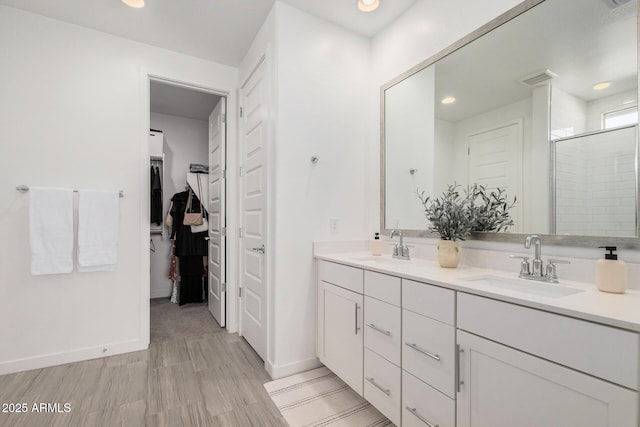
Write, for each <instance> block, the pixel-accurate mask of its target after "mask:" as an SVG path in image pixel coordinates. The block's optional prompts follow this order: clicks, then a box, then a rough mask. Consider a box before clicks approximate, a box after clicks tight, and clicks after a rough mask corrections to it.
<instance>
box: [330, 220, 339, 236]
mask: <svg viewBox="0 0 640 427" xmlns="http://www.w3.org/2000/svg"><path fill="white" fill-rule="evenodd" d="M329 233H331V234H338V218H329Z"/></svg>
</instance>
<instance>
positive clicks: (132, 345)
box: [0, 340, 149, 375]
mask: <svg viewBox="0 0 640 427" xmlns="http://www.w3.org/2000/svg"><path fill="white" fill-rule="evenodd" d="M147 348H149V342H148V341H143V340H133V341H124V342H119V343H111V344H105V345H100V346H97V347H90V348H82V349H79V350H72V351H66V352H63V353H49V354H45V355H42V356H35V357H27V358H24V359H16V360H9V361H4V362H0V375H6V374H12V373H15V372H22V371H30V370H32V369H40V368H46V367H49V366H56V365H64V364H66V363H73V362H82V361H84V360H90V359H98V358H100V357H106V356H114V355H116V354H123V353H130V352H132V351H139V350H146V349H147Z"/></svg>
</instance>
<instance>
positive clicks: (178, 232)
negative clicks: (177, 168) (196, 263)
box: [170, 191, 208, 257]
mask: <svg viewBox="0 0 640 427" xmlns="http://www.w3.org/2000/svg"><path fill="white" fill-rule="evenodd" d="M188 198H189V192H188V191H183V192H181V193H176V194H174V195H173V197H172V198H171V202H172V204H173V206H172V207H171V212H170V213H171V218H172V219H173V226H172V227H171V238H172V239H174V240H175V244H176V256H178V257H183V256H196V255H199V256H201V257H203V256H206V255H207V254H208V247H207V241H206V240H205V237H207V234H208V233H207V231H202V232H200V233H192V232H191V226H189V225H184V224H183V223H182V221H183V220H184V211H185V209H186V208H187V200H188ZM191 204H192V209H193V210H194V211H196V212H198V211H202V208H201V207H200V200H199V199H198V197H196V196H195V194H194V195H193V198H192V202H191ZM205 215H206V213H205Z"/></svg>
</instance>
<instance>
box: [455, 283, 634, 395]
mask: <svg viewBox="0 0 640 427" xmlns="http://www.w3.org/2000/svg"><path fill="white" fill-rule="evenodd" d="M457 317H458V328H459V329H463V330H465V331H468V332H471V333H474V334H476V335H480V336H483V337H486V338H489V339H491V340H494V341H497V342H500V343H502V344H505V345H507V346H510V347H514V348H516V349H520V350H523V351H525V352H527V353H530V354H533V355H536V356H540V357H542V358H544V359H547V360H550V361H553V362H556V363H559V364H561V365H565V366H568V367H571V368H573V369H576V370H579V371H582V372H586V373H588V374H591V375H594V376H596V377H599V378H603V379H606V380H608V381H611V382H613V383H616V384H620V385H622V386H625V387H628V388H631V389H634V390H638V360H639V354H638V352H639V348H640V339H639V335H638V334H637V333H635V332H629V331H624V330H621V329H617V328H613V327H610V326H604V325H600V324H597V323H591V322H587V321H585V320H579V319H574V318H572V317H567V316H562V315H559V314H553V313H548V312H546V311H541V310H536V309H533V308H528V307H522V306H519V305H515V304H510V303H506V302H502V301H496V300H493V299H489V298H484V297H479V296H475V295H469V294H465V293H458V316H457Z"/></svg>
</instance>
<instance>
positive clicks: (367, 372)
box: [364, 348, 402, 426]
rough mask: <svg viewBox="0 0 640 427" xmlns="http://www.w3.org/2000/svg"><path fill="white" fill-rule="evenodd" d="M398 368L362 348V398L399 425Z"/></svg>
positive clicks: (399, 373) (399, 372)
mask: <svg viewBox="0 0 640 427" xmlns="http://www.w3.org/2000/svg"><path fill="white" fill-rule="evenodd" d="M400 375H401V371H400V368H398V367H397V366H395V365H394V364H392V363H391V362H389V361H388V360H386V359H383V358H382V357H380V356H378V355H377V354H375V353H374V352H372V351H371V350H369V349H366V348H365V349H364V398H365V399H367V400H368V401H369V402H370V403H371V404H372V405H373V406H374V407H375V408H376V409H377V410H378V411H380V412H382V413H383V414H384V416H386V417H387V418H389V419H390V420H391V421H392V422H393V423H394V424H395V425H397V426H399V425H400V404H401V403H402V402H401V399H400V392H401V387H400Z"/></svg>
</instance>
